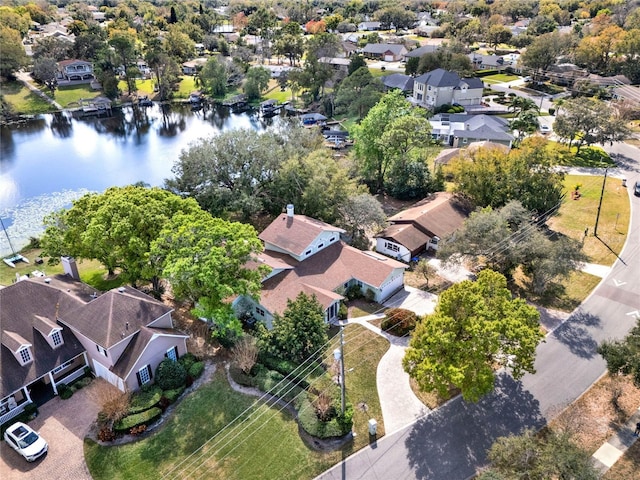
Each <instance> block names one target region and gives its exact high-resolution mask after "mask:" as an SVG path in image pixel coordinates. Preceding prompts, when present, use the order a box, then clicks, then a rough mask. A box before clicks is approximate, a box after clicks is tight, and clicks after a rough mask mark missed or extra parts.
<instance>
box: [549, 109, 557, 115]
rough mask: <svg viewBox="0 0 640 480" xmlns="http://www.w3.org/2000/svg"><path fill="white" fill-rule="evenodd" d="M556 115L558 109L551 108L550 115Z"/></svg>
mask: <svg viewBox="0 0 640 480" xmlns="http://www.w3.org/2000/svg"><path fill="white" fill-rule="evenodd" d="M554 113H556V109H555V108H553V107H551V108H550V109H549V115H553V114H554Z"/></svg>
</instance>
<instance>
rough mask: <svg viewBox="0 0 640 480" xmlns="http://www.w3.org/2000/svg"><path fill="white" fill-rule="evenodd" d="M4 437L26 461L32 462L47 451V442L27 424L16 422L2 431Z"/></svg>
mask: <svg viewBox="0 0 640 480" xmlns="http://www.w3.org/2000/svg"><path fill="white" fill-rule="evenodd" d="M4 439H5V441H6V442H7V444H9V445H11V448H13V449H14V450H15V451H16V452H18V453H19V454H20V455H22V456H23V457H24V458H25V459H26V460H27V462H33V461H35V460H37V459H38V458H40V457H41V456H42V455H44V454H45V453H47V451H48V450H49V444H48V443H47V442H46V440H45V439H44V438H42V437H41V436H40V434H39V433H38V432H35V431H34V430H33V429H32V428H31V427H30V426H29V425H26V424H24V423H22V422H17V423H14V424H13V425H11V426H10V427H9V428H7V430H6V431H5V432H4Z"/></svg>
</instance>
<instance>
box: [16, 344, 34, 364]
mask: <svg viewBox="0 0 640 480" xmlns="http://www.w3.org/2000/svg"><path fill="white" fill-rule="evenodd" d="M18 353H19V354H20V360H21V361H22V364H23V365H24V364H25V363H29V362H30V361H31V352H30V351H29V348H28V347H27V348H23V349H21V350H18Z"/></svg>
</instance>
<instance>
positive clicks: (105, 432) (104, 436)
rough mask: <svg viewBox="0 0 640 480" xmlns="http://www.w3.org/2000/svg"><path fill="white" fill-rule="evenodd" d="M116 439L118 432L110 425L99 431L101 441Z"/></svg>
mask: <svg viewBox="0 0 640 480" xmlns="http://www.w3.org/2000/svg"><path fill="white" fill-rule="evenodd" d="M115 439H116V434H115V432H114V431H113V430H111V429H110V428H108V427H103V428H101V429H100V431H99V432H98V440H100V441H101V442H112V441H114V440H115Z"/></svg>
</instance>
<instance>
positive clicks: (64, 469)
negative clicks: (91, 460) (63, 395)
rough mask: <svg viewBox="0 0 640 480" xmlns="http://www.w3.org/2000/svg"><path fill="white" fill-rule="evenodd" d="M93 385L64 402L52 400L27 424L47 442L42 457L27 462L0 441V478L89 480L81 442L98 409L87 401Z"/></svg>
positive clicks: (89, 476) (90, 399)
mask: <svg viewBox="0 0 640 480" xmlns="http://www.w3.org/2000/svg"><path fill="white" fill-rule="evenodd" d="M95 385H96V382H95V381H94V382H92V383H91V384H90V385H89V386H88V387H85V388H83V389H82V390H78V391H77V392H75V393H74V394H73V396H72V397H71V398H70V399H68V400H61V399H60V397H55V398H54V399H53V400H50V401H49V402H47V403H46V404H44V405H43V406H42V407H40V414H39V415H38V417H37V418H36V419H34V420H33V421H31V422H29V425H30V426H31V427H32V428H33V429H34V430H36V431H38V432H40V433H41V434H42V436H43V437H44V438H45V440H47V442H48V443H49V452H48V453H47V455H45V456H44V457H42V458H40V459H38V460H36V461H35V462H33V463H28V462H26V461H25V460H24V458H22V457H21V456H20V455H18V453H16V452H15V450H13V449H12V448H11V447H9V446H8V445H7V444H6V442H4V441H2V442H0V478H2V480H13V479H20V480H25V479H28V478H29V479H30V478H46V479H48V480H85V479H86V480H91V475H89V471H88V470H87V465H86V464H85V462H84V448H83V440H84V437H85V436H86V434H87V433H88V431H89V427H90V426H91V424H92V423H93V421H94V420H95V419H96V416H97V415H98V410H99V407H98V405H97V404H96V403H95V401H94V400H93V399H92V398H91V390H92V389H93V387H94V386H95Z"/></svg>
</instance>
